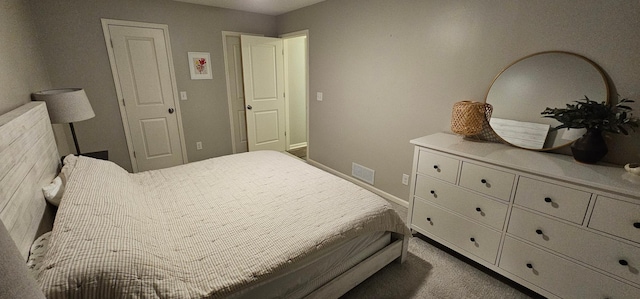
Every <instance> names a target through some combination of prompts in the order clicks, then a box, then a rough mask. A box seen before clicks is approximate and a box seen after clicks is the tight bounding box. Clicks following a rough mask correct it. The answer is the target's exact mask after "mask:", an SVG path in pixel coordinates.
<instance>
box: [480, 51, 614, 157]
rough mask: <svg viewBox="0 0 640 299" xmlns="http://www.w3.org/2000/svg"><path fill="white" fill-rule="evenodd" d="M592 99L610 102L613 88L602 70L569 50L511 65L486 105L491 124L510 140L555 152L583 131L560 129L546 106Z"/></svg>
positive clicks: (496, 82)
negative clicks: (490, 111)
mask: <svg viewBox="0 0 640 299" xmlns="http://www.w3.org/2000/svg"><path fill="white" fill-rule="evenodd" d="M585 96H586V97H588V98H589V99H590V100H593V101H597V102H603V101H604V102H607V103H608V102H609V86H608V84H607V80H606V78H605V76H604V74H603V72H602V71H601V70H600V67H598V65H596V64H595V63H594V62H592V61H591V60H589V59H587V58H585V57H582V56H580V55H577V54H573V53H568V52H558V51H552V52H542V53H536V54H533V55H529V56H527V57H524V58H522V59H520V60H518V61H516V62H514V63H512V64H511V65H509V66H507V67H506V68H505V69H504V70H502V72H500V74H498V76H496V78H495V79H494V80H493V83H491V86H490V87H489V91H488V92H487V97H486V98H485V102H486V103H489V104H491V105H492V106H493V114H492V115H491V120H490V122H489V123H490V125H491V128H492V129H493V130H494V131H495V132H496V134H497V135H498V136H500V138H501V139H503V140H504V141H505V142H507V143H509V144H511V145H514V146H517V147H521V148H526V149H533V150H551V149H556V148H559V147H562V146H566V145H569V144H571V143H572V142H573V141H574V140H576V139H578V138H580V137H581V136H582V134H584V130H578V129H571V130H567V129H560V130H553V128H554V127H556V126H557V125H560V123H559V122H558V121H556V120H555V119H552V118H545V117H542V115H541V114H540V112H542V111H544V109H545V108H547V107H550V108H562V107H565V106H566V104H568V103H571V102H573V101H576V100H579V99H584V98H585Z"/></svg>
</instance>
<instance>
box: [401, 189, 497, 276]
mask: <svg viewBox="0 0 640 299" xmlns="http://www.w3.org/2000/svg"><path fill="white" fill-rule="evenodd" d="M413 207H414V209H413V220H412V226H415V227H416V228H417V229H418V230H419V231H420V230H422V231H424V232H426V233H427V236H429V234H433V235H434V236H437V237H440V238H442V239H444V240H446V241H448V242H450V243H451V244H453V245H455V246H457V247H459V248H462V249H463V250H465V251H467V252H469V253H471V254H473V255H475V256H477V257H479V258H481V259H483V260H485V261H487V262H489V263H492V264H495V263H496V257H497V255H498V246H499V245H500V236H501V234H500V233H499V232H497V231H494V230H492V229H490V228H486V227H484V226H481V225H478V224H477V223H474V222H471V221H469V220H466V219H463V218H461V217H458V216H456V215H454V214H451V213H449V212H447V211H445V210H442V209H440V208H438V207H436V206H434V205H432V204H429V203H427V202H425V201H423V200H421V199H416V200H415V202H414V206H413Z"/></svg>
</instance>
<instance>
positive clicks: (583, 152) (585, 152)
mask: <svg viewBox="0 0 640 299" xmlns="http://www.w3.org/2000/svg"><path fill="white" fill-rule="evenodd" d="M607 152H608V149H607V143H606V142H605V141H604V138H603V137H602V131H599V130H587V133H585V134H584V135H583V136H582V137H580V138H579V139H578V140H576V142H574V143H573V144H572V145H571V153H573V158H574V159H575V160H576V161H578V162H582V163H589V164H594V163H596V162H598V161H600V159H602V158H603V157H604V155H606V154H607Z"/></svg>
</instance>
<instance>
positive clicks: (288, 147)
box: [279, 29, 309, 160]
mask: <svg viewBox="0 0 640 299" xmlns="http://www.w3.org/2000/svg"><path fill="white" fill-rule="evenodd" d="M301 36H304V37H306V39H305V56H306V57H305V64H306V65H305V81H306V82H305V84H306V86H305V89H306V92H305V93H306V95H305V97H306V99H305V102H306V103H305V110H306V113H307V115H306V122H307V128H306V129H307V138H306V139H307V143H306V144H307V160H308V159H309V146H308V144H309V30H308V29H305V30H300V31H294V32H289V33H285V34H281V35H280V36H279V37H280V38H282V39H283V40H286V39H289V38H295V37H301ZM284 49H286V47H284ZM285 51H286V50H285ZM287 60H288V59H287V55H285V80H284V84H285V90H286V91H287V93H288V91H289V80H287V71H286V70H287ZM284 100H285V118H286V120H287V122H286V125H285V126H286V128H285V129H286V130H287V133H288V134H287V138H286V146H285V149H286V150H291V149H294V147H293V146H292V145H291V144H290V143H291V137H290V136H291V134H290V132H291V130H290V127H289V97H285V99H284Z"/></svg>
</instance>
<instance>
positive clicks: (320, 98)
mask: <svg viewBox="0 0 640 299" xmlns="http://www.w3.org/2000/svg"><path fill="white" fill-rule="evenodd" d="M316 100H318V101H320V102H322V93H321V92H318V93H316Z"/></svg>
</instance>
